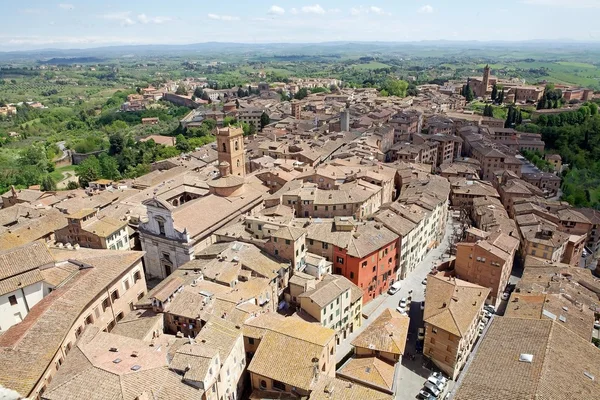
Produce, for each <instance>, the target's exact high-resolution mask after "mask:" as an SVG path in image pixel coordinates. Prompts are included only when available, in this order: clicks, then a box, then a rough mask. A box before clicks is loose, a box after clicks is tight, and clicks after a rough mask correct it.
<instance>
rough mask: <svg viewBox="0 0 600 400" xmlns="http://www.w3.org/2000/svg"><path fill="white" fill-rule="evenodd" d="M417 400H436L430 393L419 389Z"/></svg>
mask: <svg viewBox="0 0 600 400" xmlns="http://www.w3.org/2000/svg"><path fill="white" fill-rule="evenodd" d="M417 399H422V400H435V399H437V397H435V396H434V395H432V394H431V393H429V392H428V391H426V390H424V389H421V391H420V392H419V394H418V395H417Z"/></svg>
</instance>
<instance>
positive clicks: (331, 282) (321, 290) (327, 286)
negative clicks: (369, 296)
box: [298, 275, 363, 308]
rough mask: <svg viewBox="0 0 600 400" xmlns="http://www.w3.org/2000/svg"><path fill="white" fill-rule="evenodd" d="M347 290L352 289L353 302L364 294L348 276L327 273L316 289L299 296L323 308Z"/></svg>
mask: <svg viewBox="0 0 600 400" xmlns="http://www.w3.org/2000/svg"><path fill="white" fill-rule="evenodd" d="M346 291H350V294H351V302H352V303H354V302H356V301H357V300H358V299H360V298H362V296H363V291H362V289H361V288H359V287H358V286H356V285H355V284H354V283H352V282H351V281H349V280H348V279H347V278H346V277H344V276H341V275H325V276H324V277H323V279H322V280H321V281H319V282H318V283H317V284H316V287H315V288H314V289H312V290H309V291H307V292H304V293H302V294H301V295H300V296H298V297H299V298H308V299H310V300H311V301H312V302H314V303H315V304H317V305H318V306H319V307H320V308H323V307H326V306H327V305H328V304H329V303H331V302H332V301H334V300H335V299H336V298H338V297H339V296H341V295H342V294H343V293H345V292H346Z"/></svg>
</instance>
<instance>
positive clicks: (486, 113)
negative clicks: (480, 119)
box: [483, 104, 494, 117]
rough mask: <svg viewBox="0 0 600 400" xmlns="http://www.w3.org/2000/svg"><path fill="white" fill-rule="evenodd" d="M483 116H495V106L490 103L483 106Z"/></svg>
mask: <svg viewBox="0 0 600 400" xmlns="http://www.w3.org/2000/svg"><path fill="white" fill-rule="evenodd" d="M483 116H484V117H493V116H494V108H493V107H492V105H491V104H488V105H486V106H485V107H483Z"/></svg>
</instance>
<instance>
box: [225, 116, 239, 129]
mask: <svg viewBox="0 0 600 400" xmlns="http://www.w3.org/2000/svg"><path fill="white" fill-rule="evenodd" d="M236 123H237V119H235V118H234V117H225V118H223V127H227V126H229V125H234V124H236Z"/></svg>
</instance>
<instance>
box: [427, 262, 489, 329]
mask: <svg viewBox="0 0 600 400" xmlns="http://www.w3.org/2000/svg"><path fill="white" fill-rule="evenodd" d="M489 293H490V289H489V288H484V287H481V286H479V285H475V284H473V283H469V282H466V281H463V280H460V279H456V278H454V277H443V276H440V275H439V274H438V275H429V276H428V278H427V294H426V295H425V311H424V312H423V321H424V322H426V323H428V324H431V325H433V326H435V327H437V328H440V329H443V330H445V331H447V332H449V333H451V334H453V335H456V336H459V337H463V336H464V335H465V334H466V333H467V331H468V329H469V326H470V325H471V324H472V323H473V320H474V319H475V317H476V316H477V314H479V312H480V311H481V307H483V304H484V303H485V299H486V298H487V296H488V294H489Z"/></svg>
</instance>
